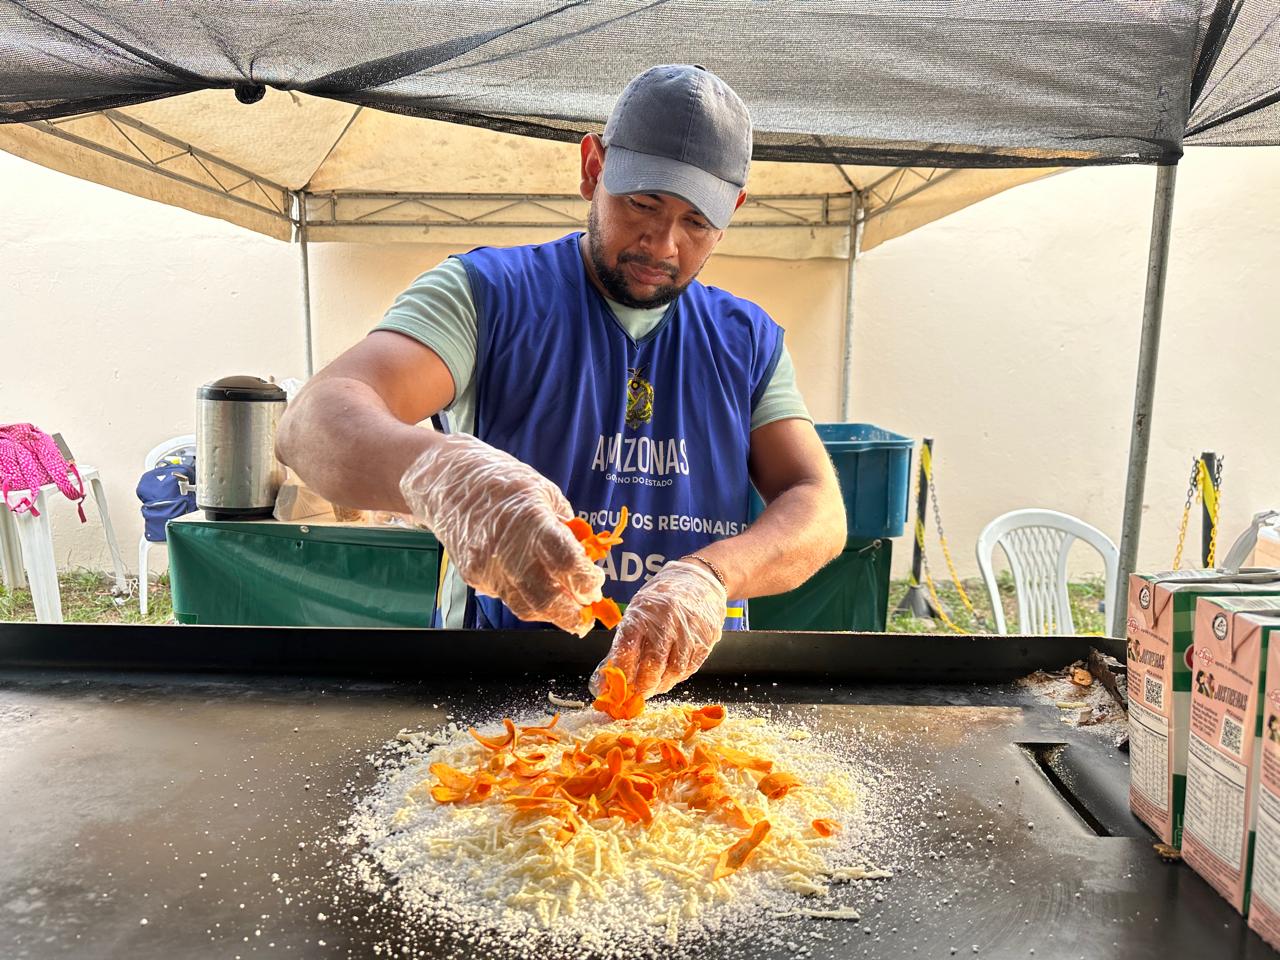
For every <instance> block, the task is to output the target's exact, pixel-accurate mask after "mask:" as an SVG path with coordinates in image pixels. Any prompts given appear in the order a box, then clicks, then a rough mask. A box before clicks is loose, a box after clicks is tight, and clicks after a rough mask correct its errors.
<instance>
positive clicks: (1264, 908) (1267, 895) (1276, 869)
mask: <svg viewBox="0 0 1280 960" xmlns="http://www.w3.org/2000/svg"><path fill="white" fill-rule="evenodd" d="M1261 709H1262V735H1261V737H1260V738H1259V740H1260V741H1261V744H1262V749H1261V751H1260V752H1261V758H1260V767H1261V769H1260V770H1259V773H1258V790H1257V797H1256V799H1257V804H1256V807H1255V816H1254V824H1255V830H1256V834H1255V836H1254V844H1253V876H1252V878H1251V881H1252V897H1251V899H1250V905H1249V927H1250V928H1251V929H1253V930H1256V931H1257V932H1258V935H1259V936H1261V937H1262V939H1264V940H1266V941H1267V943H1269V944H1271V946H1273V947H1275V948H1277V949H1280V637H1275V638H1272V642H1271V643H1270V644H1269V645H1268V647H1267V681H1266V688H1265V692H1264V694H1263V698H1262V707H1261Z"/></svg>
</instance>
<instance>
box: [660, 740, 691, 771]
mask: <svg viewBox="0 0 1280 960" xmlns="http://www.w3.org/2000/svg"><path fill="white" fill-rule="evenodd" d="M658 751H659V752H660V753H661V754H662V760H663V762H664V763H665V764H666V765H667V766H668V767H669V768H670V769H672V770H683V769H684V768H685V767H687V766H689V758H688V757H686V756H685V755H684V751H683V750H681V749H680V748H679V747H677V746H676V745H675V744H674V743H672V742H671V741H670V740H663V741H662V742H661V743H659V744H658Z"/></svg>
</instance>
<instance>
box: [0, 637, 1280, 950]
mask: <svg viewBox="0 0 1280 960" xmlns="http://www.w3.org/2000/svg"><path fill="white" fill-rule="evenodd" d="M153 629H154V628H153ZM41 636H43V638H44V639H45V641H46V642H47V644H48V645H47V647H46V649H45V651H44V654H43V656H44V657H45V659H46V660H47V661H49V662H50V663H53V662H55V661H57V660H58V659H59V655H58V652H57V649H56V648H57V643H56V636H57V635H56V634H54V633H52V632H44V633H43V634H41ZM117 636H119V637H122V638H123V637H126V635H125V634H118V635H117ZM417 636H418V637H419V638H421V636H422V635H421V634H417ZM173 637H174V638H175V640H178V639H185V640H187V641H189V642H195V641H196V640H199V639H200V638H201V637H203V638H206V639H207V638H214V637H220V638H221V640H222V642H224V643H234V642H236V641H237V639H244V638H246V637H251V635H249V634H242V635H240V637H239V638H235V637H229V636H228V635H226V634H213V633H205V634H198V633H188V632H186V631H184V630H181V629H180V630H179V631H178V632H176V633H174V634H173ZM107 639H109V638H107ZM293 639H294V640H296V639H297V638H296V637H295V638H293ZM745 639H750V638H745ZM757 639H762V638H757ZM892 639H893V642H895V643H898V644H909V643H911V642H912V638H904V637H895V638H892ZM996 639H999V638H996ZM9 640H10V642H9V644H8V646H6V635H5V632H4V631H3V630H0V831H2V832H3V836H4V850H3V856H2V857H0V956H3V957H6V958H10V957H12V958H20V957H33V958H45V957H68V956H73V957H132V958H140V960H142V958H162V957H164V958H168V957H190V958H205V957H208V958H220V960H232V958H234V957H237V956H239V957H241V958H243V960H248V958H250V957H267V956H280V957H290V956H292V957H333V958H346V957H369V956H374V947H375V946H376V947H378V948H380V949H381V950H382V951H383V952H382V953H381V956H386V955H387V954H386V948H387V947H388V946H390V947H394V948H395V950H396V952H397V955H399V949H400V947H401V946H409V947H410V955H415V954H416V955H419V956H427V957H437V956H438V957H445V956H458V957H471V956H477V957H478V956H481V955H483V956H486V957H488V956H495V955H494V954H492V953H491V952H487V951H486V952H485V953H484V954H479V953H468V952H467V951H466V949H465V948H461V947H458V946H457V945H456V941H452V940H449V939H447V938H444V939H442V938H441V937H440V932H439V931H432V930H424V929H420V928H416V927H415V928H410V927H406V925H405V924H404V921H402V920H400V919H399V918H398V917H397V916H396V915H395V914H394V913H393V912H392V911H388V910H387V909H385V908H384V907H382V906H380V905H379V903H378V901H377V899H376V898H374V897H372V896H370V895H368V894H365V893H364V892H362V891H360V890H358V889H356V888H354V887H353V886H350V885H348V884H345V883H342V882H341V881H340V880H339V878H338V866H339V864H341V863H342V862H343V861H344V860H346V859H348V858H349V857H350V855H351V851H350V849H349V848H344V847H342V846H340V845H339V844H337V843H335V842H334V840H335V838H336V837H338V836H339V835H340V833H341V829H340V824H341V821H342V820H343V819H344V818H345V817H346V816H347V815H348V814H349V813H350V812H351V809H352V806H353V804H354V802H355V799H356V797H357V796H358V795H360V794H362V793H363V792H364V791H365V790H367V789H369V788H370V787H371V786H372V784H373V783H374V779H375V771H374V769H373V767H372V766H371V764H370V762H369V758H370V757H371V756H372V755H375V754H377V753H379V751H380V749H381V747H382V745H383V744H384V743H385V742H386V741H387V740H388V739H390V738H392V737H393V736H394V735H395V733H396V731H398V730H399V729H401V728H403V727H408V728H410V729H430V728H432V727H434V726H436V725H439V724H440V723H442V722H444V721H445V720H446V718H447V717H452V718H454V719H455V720H457V721H458V722H460V723H462V722H481V721H489V720H492V719H494V718H496V717H499V716H501V715H503V714H505V713H513V712H515V713H519V712H525V711H528V710H531V709H535V708H538V707H542V706H545V705H546V700H545V694H546V691H547V689H548V686H549V684H548V681H547V677H546V676H543V675H538V674H537V672H536V671H535V672H534V674H532V675H530V676H499V677H498V678H496V679H492V678H490V679H484V678H482V677H481V676H480V675H478V674H466V675H464V674H460V673H457V672H456V671H446V673H447V674H448V675H445V676H440V677H436V678H430V679H420V680H401V681H392V680H380V679H368V680H360V679H350V678H346V679H334V678H331V677H330V678H327V677H321V676H294V677H285V676H279V675H268V676H262V675H259V676H249V675H245V674H243V673H237V674H225V675H219V674H214V673H194V672H156V671H119V670H111V669H109V668H108V667H109V661H110V660H111V656H110V655H106V654H104V655H102V656H101V657H100V658H99V661H98V662H97V665H98V667H100V669H96V670H85V669H78V668H76V667H74V666H73V665H72V664H71V663H69V662H66V663H62V664H61V665H60V666H56V667H55V666H49V665H46V666H43V667H41V666H32V665H31V661H32V656H31V649H32V636H31V635H30V634H23V635H21V636H18V635H16V634H13V633H12V632H10V634H9ZM348 640H350V638H348ZM767 640H768V638H763V641H764V642H767ZM82 641H83V637H80V638H79V639H77V640H75V642H74V643H73V644H71V646H73V647H74V646H75V645H76V644H79V643H81V642H82ZM744 642H745V640H744ZM856 642H861V641H852V640H851V641H850V643H856ZM867 643H871V641H867ZM125 646H127V644H126V645H125ZM1046 649H1049V648H1046ZM870 650H871V648H870V647H868V648H867V650H865V651H864V653H867V654H868V655H869V654H870ZM6 652H7V653H8V654H9V656H8V657H7V658H6ZM598 652H599V651H598V650H595V649H588V650H586V651H585V653H584V654H583V655H582V659H583V660H584V661H587V660H591V658H592V657H593V656H598ZM882 652H883V651H882ZM973 652H974V653H975V655H978V656H981V654H982V651H981V650H980V649H978V648H974V650H973ZM988 652H989V653H990V655H991V656H992V658H993V659H998V655H997V653H995V652H992V651H988ZM126 654H128V651H122V652H121V653H120V654H119V656H121V657H124V656H126ZM231 659H234V657H231ZM907 659H908V660H910V656H908V657H907ZM726 662H728V661H726ZM15 664H16V665H15ZM1038 665H1041V666H1059V665H1061V664H1055V663H1052V662H1051V663H1040V664H1038ZM498 672H499V673H501V672H502V671H498ZM780 672H781V673H782V674H783V675H784V676H785V675H786V674H787V672H788V671H786V670H782V671H780ZM792 672H794V671H792ZM926 672H927V671H922V672H921V675H923V674H924V673H926ZM1027 672H1029V669H1028V671H1027ZM583 675H584V674H582V673H578V674H575V676H578V677H581V676H583ZM774 683H775V681H773V680H771V679H768V678H767V676H761V675H758V674H753V673H750V672H746V673H739V674H737V675H734V674H733V673H732V672H730V671H727V670H725V669H717V670H710V671H708V675H707V676H700V677H699V678H698V679H696V680H695V681H693V682H692V683H691V684H689V685H687V686H688V689H687V690H683V691H682V692H684V693H685V694H687V696H688V697H689V698H690V699H701V700H716V701H721V702H725V703H726V704H727V705H728V707H729V709H731V710H732V709H733V707H734V704H741V703H755V704H764V705H768V706H769V709H770V710H772V711H776V712H777V713H778V714H779V715H788V716H794V717H796V718H797V719H799V720H800V721H801V722H803V723H804V724H805V725H807V726H809V727H812V728H815V729H823V730H838V731H840V732H841V734H842V735H844V736H847V737H851V738H854V739H855V740H856V741H857V743H858V746H857V754H858V757H859V759H860V760H862V761H866V762H869V763H874V764H880V765H881V766H883V767H885V768H886V769H887V770H888V771H889V772H890V773H891V776H890V777H889V780H888V785H887V786H886V787H885V789H886V790H888V791H890V792H892V793H893V795H894V798H895V802H899V801H900V802H901V804H902V816H900V817H899V818H898V819H897V821H895V824H894V826H893V829H892V830H891V831H889V832H887V833H886V834H885V836H884V837H883V838H882V841H880V842H881V847H880V848H879V853H880V855H879V856H878V857H876V858H875V859H877V860H878V861H879V862H880V865H885V866H892V867H893V868H895V871H896V875H895V877H894V878H893V879H892V880H890V881H888V882H886V883H882V884H877V885H871V884H861V885H854V886H852V887H849V888H838V889H837V890H836V891H835V892H834V893H833V897H832V898H831V899H832V901H833V902H832V903H829V904H828V903H824V904H823V906H831V905H851V906H854V907H856V908H858V909H859V911H860V912H861V914H862V917H863V919H862V921H860V922H858V923H856V924H855V923H850V922H844V921H820V920H778V921H775V922H776V923H778V924H786V925H787V928H786V929H787V930H788V931H789V932H793V934H794V936H793V940H794V941H795V942H799V943H803V945H804V946H806V947H807V948H809V950H810V951H811V952H810V954H809V955H810V956H813V957H816V958H826V957H851V956H852V957H873V958H874V957H884V958H896V957H904V956H916V955H918V956H922V957H948V956H951V955H952V953H951V951H952V948H954V949H955V951H956V955H957V956H959V955H965V956H974V955H975V954H974V952H973V948H974V947H975V946H976V947H977V948H978V954H977V955H978V956H981V957H1028V956H1032V954H1031V952H1030V951H1031V950H1034V951H1035V953H1034V956H1035V957H1037V958H1046V957H1050V958H1072V960H1074V958H1077V957H1087V958H1096V957H1104V956H1106V957H1110V956H1116V957H1119V956H1124V957H1129V958H1148V957H1149V958H1159V960H1167V958H1170V957H1180V956H1196V955H1214V956H1219V957H1222V956H1230V957H1246V958H1252V957H1269V956H1272V953H1271V951H1270V950H1269V948H1267V947H1266V945H1265V944H1264V943H1263V942H1262V941H1261V940H1260V939H1259V938H1258V937H1257V936H1256V935H1254V934H1252V933H1251V932H1249V931H1248V930H1247V929H1246V927H1245V924H1244V922H1243V921H1242V920H1241V919H1240V918H1239V917H1238V916H1237V915H1236V914H1235V913H1234V912H1233V911H1232V910H1231V909H1230V907H1228V906H1227V905H1226V904H1225V902H1223V901H1222V900H1221V899H1219V898H1218V896H1217V895H1216V894H1215V893H1214V892H1213V891H1212V890H1211V889H1210V888H1209V887H1208V885H1207V884H1205V883H1204V882H1203V881H1202V880H1201V879H1200V878H1199V877H1197V876H1195V875H1194V874H1193V873H1192V872H1191V871H1190V870H1189V869H1187V868H1185V867H1183V866H1179V865H1170V864H1165V863H1163V862H1161V861H1160V860H1159V859H1158V858H1157V856H1156V855H1155V853H1154V851H1153V849H1152V838H1151V837H1150V835H1149V834H1148V833H1146V831H1145V830H1144V829H1143V828H1142V827H1141V826H1140V825H1139V824H1138V823H1137V821H1135V820H1134V819H1133V817H1132V816H1131V815H1130V814H1129V813H1128V810H1127V789H1128V768H1127V762H1126V761H1127V757H1126V755H1125V754H1123V753H1121V752H1118V751H1117V750H1116V749H1114V747H1113V746H1112V744H1110V743H1109V742H1108V741H1107V740H1106V739H1104V738H1103V737H1100V736H1099V735H1097V734H1096V733H1094V732H1090V731H1088V730H1076V729H1073V728H1070V727H1068V726H1066V725H1065V724H1063V723H1061V722H1060V720H1059V719H1058V711H1057V710H1056V708H1054V707H1053V706H1052V705H1046V704H1041V703H1039V702H1037V701H1035V700H1034V699H1033V698H1032V697H1031V696H1030V695H1029V694H1028V693H1027V692H1026V691H1025V690H1023V689H1022V688H1021V687H1018V686H1016V685H1013V684H1010V683H1008V682H1004V681H1001V682H991V683H974V682H968V683H947V684H943V683H936V682H932V681H929V680H920V681H919V682H900V683H886V682H881V683H877V684H864V683H858V682H854V681H853V680H852V679H851V678H849V677H847V676H844V677H837V676H830V677H829V678H827V679H824V680H822V681H821V682H819V681H817V680H816V679H807V680H806V679H784V680H780V681H777V685H776V686H775V685H774ZM557 692H558V693H561V694H572V693H573V692H574V691H572V690H568V689H559V688H558V689H557ZM876 844H877V841H875V840H873V841H871V843H870V846H869V849H870V850H872V851H876V850H877V846H876ZM877 895H879V896H881V897H883V899H878V898H877ZM321 915H323V917H324V919H321ZM143 919H145V920H146V921H147V922H146V923H145V924H143V923H142V921H143ZM815 933H817V934H818V935H819V936H820V937H821V939H818V938H816V937H815V936H814V934H815ZM703 955H704V956H706V957H709V958H717V957H769V958H772V957H783V956H788V957H789V956H793V955H794V954H793V952H792V951H791V950H790V949H781V948H779V947H777V946H771V945H769V943H767V942H761V941H758V940H750V941H749V940H743V939H733V938H726V939H724V940H720V941H717V942H716V943H714V944H712V945H710V946H709V947H708V948H707V950H706V951H705V953H704V954H703Z"/></svg>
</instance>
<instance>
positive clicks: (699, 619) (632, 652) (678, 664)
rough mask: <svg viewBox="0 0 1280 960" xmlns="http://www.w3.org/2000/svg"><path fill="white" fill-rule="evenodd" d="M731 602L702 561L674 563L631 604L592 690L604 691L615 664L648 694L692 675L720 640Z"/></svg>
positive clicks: (639, 689)
mask: <svg viewBox="0 0 1280 960" xmlns="http://www.w3.org/2000/svg"><path fill="white" fill-rule="evenodd" d="M727 601H728V596H727V594H726V593H725V588H724V586H723V585H721V583H720V581H719V580H717V579H716V578H715V577H714V576H712V574H711V572H710V571H709V570H707V569H706V568H705V567H703V566H702V564H700V563H698V562H696V561H688V560H673V561H671V562H670V563H668V564H667V565H666V566H664V567H663V568H662V569H661V570H659V571H658V573H657V574H655V575H654V577H653V578H652V579H651V580H650V581H649V582H648V583H646V584H645V585H644V586H643V587H641V588H640V589H639V590H638V591H637V592H636V595H635V596H634V597H633V598H632V599H631V602H630V603H629V604H627V609H626V612H625V613H623V615H622V622H621V623H619V624H618V630H617V633H615V634H614V637H613V646H611V647H610V648H609V654H608V656H606V657H605V658H604V660H603V661H601V663H600V665H599V666H598V667H596V671H595V673H594V674H592V677H591V692H592V693H593V694H594V693H598V692H599V685H600V678H601V674H602V673H603V671H604V667H605V665H606V664H610V663H611V664H612V665H613V666H615V667H617V668H618V669H619V670H621V671H622V672H623V673H624V674H626V677H627V682H628V684H629V685H630V687H631V689H632V690H634V691H636V692H638V693H639V694H640V695H641V696H643V697H652V696H655V695H657V694H659V693H666V692H667V691H668V690H670V689H671V688H672V687H674V686H675V685H676V684H677V683H680V682H681V681H682V680H687V679H689V678H690V677H691V676H693V675H694V674H695V673H696V672H697V670H698V668H699V667H701V666H702V664H703V661H705V660H706V659H707V655H708V654H709V653H711V648H712V647H713V646H715V644H716V641H717V640H719V639H720V633H721V631H722V630H723V629H724V616H725V603H726V602H727Z"/></svg>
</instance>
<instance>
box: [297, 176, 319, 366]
mask: <svg viewBox="0 0 1280 960" xmlns="http://www.w3.org/2000/svg"><path fill="white" fill-rule="evenodd" d="M293 203H294V215H295V217H296V220H295V221H294V225H295V226H296V227H297V228H298V250H299V252H300V254H301V256H300V263H301V265H302V337H303V349H304V351H305V359H306V368H307V379H308V380H309V379H311V376H312V374H314V373H315V352H314V350H313V347H312V339H311V263H310V261H309V259H308V257H307V194H306V191H305V190H295V191H294V192H293Z"/></svg>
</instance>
